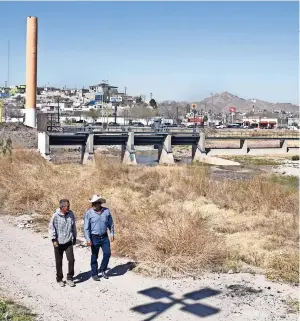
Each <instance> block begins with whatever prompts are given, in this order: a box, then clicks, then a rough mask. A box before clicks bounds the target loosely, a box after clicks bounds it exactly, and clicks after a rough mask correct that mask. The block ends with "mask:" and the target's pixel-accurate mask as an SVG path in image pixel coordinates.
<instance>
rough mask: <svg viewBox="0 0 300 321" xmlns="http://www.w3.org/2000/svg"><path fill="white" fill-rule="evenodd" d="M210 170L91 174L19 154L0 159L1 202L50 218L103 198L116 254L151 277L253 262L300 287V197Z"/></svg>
mask: <svg viewBox="0 0 300 321" xmlns="http://www.w3.org/2000/svg"><path fill="white" fill-rule="evenodd" d="M209 171H210V169H209V167H207V166H205V167H202V166H199V165H196V166H189V165H185V166H173V167H164V166H157V167H143V166H138V167H128V166H125V165H122V164H115V163H112V164H111V163H109V160H108V159H107V158H105V157H100V156H99V157H97V159H96V164H95V166H90V167H83V166H80V165H70V164H61V165H53V164H51V163H48V162H46V161H45V160H44V159H42V158H41V157H40V156H39V155H38V154H37V153H33V152H25V151H22V152H21V151H20V152H14V153H13V156H12V158H8V157H6V158H3V157H2V158H0V202H1V203H2V210H3V212H5V213H11V214H14V215H17V214H19V213H32V212H37V213H39V214H42V215H44V216H45V217H46V218H47V220H48V219H49V218H50V215H51V213H52V211H53V210H54V209H55V208H56V206H57V203H58V200H59V199H61V198H65V197H66V198H69V199H70V201H71V206H72V208H73V210H74V211H75V213H76V215H77V218H78V219H79V218H82V216H83V213H84V211H85V210H86V208H87V207H88V202H87V200H88V198H89V197H90V196H91V195H92V194H94V193H101V194H102V195H104V196H105V197H106V199H107V201H108V204H107V205H108V206H109V208H110V209H111V210H112V213H113V215H114V218H115V223H116V233H117V234H116V242H115V243H113V251H114V252H115V253H116V254H120V255H126V256H129V257H131V258H132V259H135V260H136V261H138V262H139V265H138V267H137V269H138V270H140V271H142V272H143V273H146V274H149V275H156V276H162V275H164V276H174V275H176V274H185V275H198V274H199V273H200V272H201V271H204V270H216V269H217V270H220V269H223V268H224V267H228V266H235V267H236V269H238V267H239V266H240V265H241V264H242V263H247V264H251V265H255V266H258V267H262V268H263V269H264V270H265V271H266V273H267V275H269V276H270V277H272V278H274V279H284V280H287V281H291V282H296V281H298V207H299V204H298V203H299V202H298V192H297V190H296V189H287V188H284V186H282V184H280V182H277V181H273V180H269V179H266V178H264V177H256V178H254V179H251V180H249V181H243V182H241V181H239V182H236V181H230V180H224V181H222V182H219V181H218V182H215V181H212V180H210V179H209ZM78 223H79V224H78V225H79V229H80V226H81V225H82V220H81V219H80V220H79V222H78Z"/></svg>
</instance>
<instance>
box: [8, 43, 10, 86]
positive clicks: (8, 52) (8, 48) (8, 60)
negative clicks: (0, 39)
mask: <svg viewBox="0 0 300 321" xmlns="http://www.w3.org/2000/svg"><path fill="white" fill-rule="evenodd" d="M9 65H10V40H8V47H7V87H9V72H10V70H9V67H10V66H9Z"/></svg>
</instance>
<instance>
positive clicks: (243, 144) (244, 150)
mask: <svg viewBox="0 0 300 321" xmlns="http://www.w3.org/2000/svg"><path fill="white" fill-rule="evenodd" d="M240 148H241V150H242V154H248V142H247V140H246V139H241V140H240Z"/></svg>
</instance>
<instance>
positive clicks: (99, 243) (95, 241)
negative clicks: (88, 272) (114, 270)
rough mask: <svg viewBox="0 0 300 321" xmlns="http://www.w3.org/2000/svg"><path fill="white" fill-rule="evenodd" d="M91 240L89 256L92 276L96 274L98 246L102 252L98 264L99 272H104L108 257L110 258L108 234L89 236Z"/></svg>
mask: <svg viewBox="0 0 300 321" xmlns="http://www.w3.org/2000/svg"><path fill="white" fill-rule="evenodd" d="M91 241H92V246H91V250H92V256H91V269H92V276H95V275H98V255H99V250H100V247H101V249H102V252H103V258H102V262H101V265H100V272H105V271H106V270H107V266H108V262H109V258H110V254H111V253H110V241H109V238H108V236H104V237H103V236H97V235H92V236H91Z"/></svg>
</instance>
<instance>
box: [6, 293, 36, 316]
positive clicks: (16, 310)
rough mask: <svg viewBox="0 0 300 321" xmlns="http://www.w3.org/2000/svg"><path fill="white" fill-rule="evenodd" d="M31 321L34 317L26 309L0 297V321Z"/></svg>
mask: <svg viewBox="0 0 300 321" xmlns="http://www.w3.org/2000/svg"><path fill="white" fill-rule="evenodd" d="M7 320H11V321H33V320H35V315H34V314H32V313H31V312H30V311H29V310H28V309H27V308H25V307H23V306H21V305H19V304H16V303H14V302H13V301H10V300H6V299H3V298H1V297H0V321H7Z"/></svg>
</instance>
